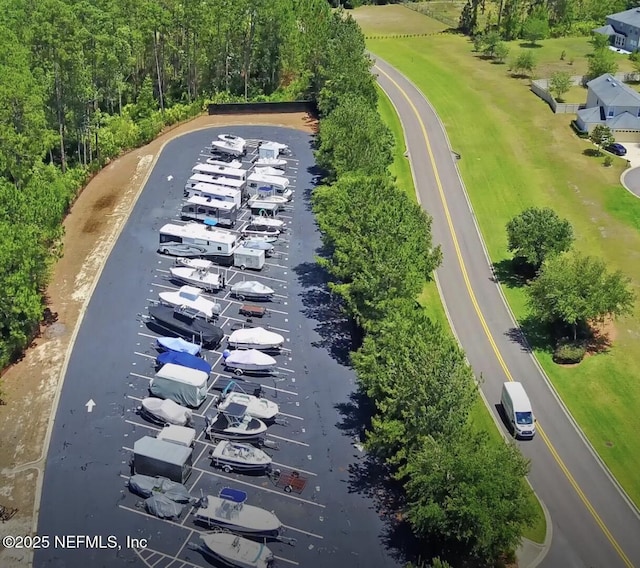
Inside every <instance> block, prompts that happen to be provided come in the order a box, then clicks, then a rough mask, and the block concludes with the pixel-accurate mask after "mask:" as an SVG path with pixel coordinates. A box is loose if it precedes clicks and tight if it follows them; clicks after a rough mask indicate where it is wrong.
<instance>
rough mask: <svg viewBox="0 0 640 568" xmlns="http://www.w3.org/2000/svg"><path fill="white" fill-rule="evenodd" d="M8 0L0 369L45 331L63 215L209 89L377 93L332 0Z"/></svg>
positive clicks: (1, 73) (2, 25) (0, 183)
mask: <svg viewBox="0 0 640 568" xmlns="http://www.w3.org/2000/svg"><path fill="white" fill-rule="evenodd" d="M0 8H1V12H0V13H1V14H2V16H0V32H1V34H2V35H1V37H2V38H3V39H2V41H0V130H1V131H2V136H0V229H1V230H0V263H1V265H2V267H3V270H2V271H0V290H2V295H1V299H0V302H1V304H2V305H1V309H0V368H2V367H4V366H5V365H6V364H7V363H9V362H11V361H12V360H13V359H14V358H15V357H16V356H18V355H19V354H20V352H21V351H22V350H23V349H24V347H25V346H26V345H27V344H28V343H29V341H30V339H31V338H32V337H33V336H34V334H35V333H36V332H37V330H38V326H39V322H40V321H41V318H42V315H43V311H44V307H45V305H44V300H43V293H44V289H45V286H46V284H47V281H48V278H49V273H50V268H51V266H52V264H53V262H54V261H55V259H56V257H57V255H59V254H60V252H61V251H60V239H61V237H62V220H63V218H64V216H65V215H66V213H67V212H68V210H69V207H70V205H71V204H72V202H73V200H74V199H75V197H76V195H77V193H78V191H79V189H80V188H81V187H82V186H83V184H84V183H86V180H87V179H88V176H89V174H90V173H91V172H92V171H95V170H96V169H98V168H99V167H101V166H102V165H104V164H105V163H106V162H108V161H109V160H110V159H112V158H114V157H116V156H118V155H119V154H120V153H121V152H122V151H123V150H127V149H130V148H133V147H136V146H139V145H141V144H144V143H146V142H148V141H150V140H151V139H153V138H154V137H155V136H157V134H158V133H159V132H160V131H161V130H162V128H163V127H164V126H166V125H169V124H173V123H175V122H178V121H180V120H184V119H187V118H190V117H192V116H195V115H197V114H199V113H200V112H202V110H203V108H204V105H205V102H206V101H207V100H214V101H219V102H224V101H229V100H245V99H249V100H265V99H270V100H292V99H299V98H309V99H314V100H316V101H317V102H318V105H319V106H320V108H321V109H322V111H323V112H324V113H328V112H330V111H331V110H332V109H333V108H334V107H335V106H336V105H337V101H339V100H341V96H342V94H343V93H347V92H351V91H358V92H359V94H360V96H361V97H362V98H363V99H364V100H368V101H373V100H375V90H374V88H373V85H372V84H370V83H369V88H368V91H367V89H366V88H360V86H359V85H358V84H357V81H360V80H361V78H362V77H363V76H365V75H366V72H367V71H368V68H367V64H366V62H365V61H364V60H362V59H358V58H353V57H351V55H350V50H356V51H357V50H361V49H362V47H363V46H364V43H363V42H364V40H363V39H362V37H360V36H359V35H356V34H353V33H351V31H350V30H352V29H354V28H355V27H356V24H355V23H354V22H346V23H342V22H341V17H340V15H339V14H333V13H332V12H331V9H330V7H329V5H328V4H327V2H326V1H325V0H305V2H296V1H295V0H270V1H269V2H267V1H266V0H233V1H229V0H197V1H196V0H183V1H180V2H178V1H177V0H165V1H163V2H156V1H155V0H136V1H132V0H118V1H115V0H91V1H89V0H42V1H40V2H31V1H28V0H11V1H9V0H0ZM349 42H351V43H349ZM337 45H342V46H344V48H343V49H342V50H340V49H337V48H336V46H337ZM329 78H330V80H329Z"/></svg>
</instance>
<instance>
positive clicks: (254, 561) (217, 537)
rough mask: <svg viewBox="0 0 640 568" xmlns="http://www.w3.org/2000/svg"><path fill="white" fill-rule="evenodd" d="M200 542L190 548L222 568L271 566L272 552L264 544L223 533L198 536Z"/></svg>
mask: <svg viewBox="0 0 640 568" xmlns="http://www.w3.org/2000/svg"><path fill="white" fill-rule="evenodd" d="M200 540H201V543H200V544H191V545H190V548H192V549H193V550H196V551H198V552H200V553H201V554H202V555H203V556H205V557H209V558H211V559H212V560H214V561H216V562H221V563H222V564H223V565H224V566H230V567H232V568H271V567H272V566H273V563H274V556H273V552H271V550H270V549H269V548H268V547H267V546H266V545H265V544H262V543H259V542H255V541H253V540H249V539H247V538H243V537H241V536H237V535H235V534H232V533H230V532H225V531H219V532H213V533H209V534H203V535H200Z"/></svg>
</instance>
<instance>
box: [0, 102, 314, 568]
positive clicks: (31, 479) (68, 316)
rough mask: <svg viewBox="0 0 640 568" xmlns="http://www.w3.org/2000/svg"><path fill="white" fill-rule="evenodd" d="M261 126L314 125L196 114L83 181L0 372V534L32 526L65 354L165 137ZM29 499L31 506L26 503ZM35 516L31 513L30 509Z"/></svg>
mask: <svg viewBox="0 0 640 568" xmlns="http://www.w3.org/2000/svg"><path fill="white" fill-rule="evenodd" d="M227 125H228V126H232V125H266V126H282V127H285V128H296V129H299V130H304V131H306V132H310V133H313V132H315V131H316V128H317V122H316V121H315V120H314V119H312V118H311V117H309V116H308V115H305V114H271V115H235V116H201V117H198V118H196V119H194V120H191V121H189V122H187V123H185V124H181V125H179V126H176V127H173V128H171V129H168V130H167V131H166V132H164V133H163V134H162V135H161V136H159V137H158V138H157V139H156V140H154V141H153V142H152V143H150V144H148V145H147V146H144V147H142V148H138V149H137V150H133V151H131V152H129V153H127V154H125V155H124V156H122V157H121V158H119V159H118V160H115V161H114V162H112V163H110V164H109V165H108V166H106V167H105V168H104V169H103V170H102V171H101V172H100V173H98V174H97V175H96V176H95V177H94V178H93V179H92V180H91V181H90V182H89V184H88V185H87V187H86V188H85V190H84V191H83V192H82V193H81V194H80V196H79V197H78V199H77V200H76V202H75V203H74V205H73V207H72V209H71V212H70V213H69V215H68V216H67V218H66V220H65V222H64V228H65V237H64V256H63V257H62V258H61V259H60V260H59V261H58V263H57V264H56V266H55V269H54V272H53V277H52V280H51V284H50V286H49V289H48V291H47V297H48V298H49V301H48V307H49V310H50V311H49V312H48V313H50V314H56V317H55V318H50V321H49V327H46V328H44V329H43V333H42V334H41V335H40V336H39V337H38V338H37V339H36V340H35V341H34V343H33V345H32V346H31V347H30V348H29V349H28V350H27V352H26V354H25V356H24V358H23V359H22V360H21V361H20V362H18V363H16V364H15V365H13V366H12V367H10V368H9V369H7V371H6V372H5V373H4V375H3V388H2V390H3V394H4V399H5V400H6V401H7V404H6V405H4V406H0V421H1V423H2V425H3V427H2V429H1V430H0V471H1V473H2V482H1V484H0V506H5V507H7V508H17V509H18V512H17V514H16V515H15V516H14V517H13V518H12V519H11V520H9V521H7V522H6V523H0V532H1V533H2V535H6V534H12V535H15V534H29V533H32V531H33V526H34V521H35V520H36V519H35V515H37V511H38V507H39V502H38V503H36V487H37V483H38V475H41V474H42V473H41V470H42V468H43V467H44V459H45V455H44V452H45V444H48V438H47V430H48V425H49V418H50V416H51V412H52V407H53V405H54V403H55V401H56V399H57V396H58V393H59V387H60V385H61V379H62V377H63V375H64V371H65V364H66V363H65V362H66V358H67V352H68V351H69V348H70V345H71V342H72V340H73V339H74V338H75V330H76V327H77V324H78V321H79V318H80V316H81V314H82V313H84V309H85V306H86V304H87V303H88V299H89V297H90V295H91V293H92V291H93V287H94V285H95V282H96V277H97V275H98V273H99V271H100V270H101V268H102V266H103V265H104V262H105V261H106V259H107V257H108V255H109V252H110V251H111V247H112V245H113V243H114V242H115V239H116V238H117V235H118V234H119V232H120V229H121V227H122V226H123V224H124V223H125V221H126V219H127V218H128V216H129V213H130V211H131V209H132V208H133V205H134V203H135V199H136V198H137V196H138V194H139V192H140V189H141V187H142V185H143V183H144V181H145V180H146V177H147V175H148V174H149V172H150V170H151V167H152V165H153V163H154V159H155V158H156V156H157V155H158V153H159V151H160V149H161V148H162V145H163V144H164V143H166V142H167V141H168V140H170V139H172V138H174V137H176V136H178V135H180V134H185V133H187V132H190V131H193V130H198V129H202V128H207V127H215V126H227ZM34 504H35V508H34ZM34 513H35V514H34ZM30 563H31V557H30V555H29V554H16V553H15V551H9V550H4V549H0V566H2V567H3V568H14V567H18V566H19V567H24V566H27V565H29V564H30Z"/></svg>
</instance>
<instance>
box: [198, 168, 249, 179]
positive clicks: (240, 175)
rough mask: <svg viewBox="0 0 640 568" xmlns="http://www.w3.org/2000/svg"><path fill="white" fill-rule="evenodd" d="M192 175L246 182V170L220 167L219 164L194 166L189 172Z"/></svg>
mask: <svg viewBox="0 0 640 568" xmlns="http://www.w3.org/2000/svg"><path fill="white" fill-rule="evenodd" d="M191 171H192V172H193V173H194V174H205V175H208V176H216V177H219V176H222V177H227V178H230V179H239V180H240V181H247V170H243V169H240V168H232V167H229V166H221V165H219V164H196V165H195V166H193V168H192V170H191Z"/></svg>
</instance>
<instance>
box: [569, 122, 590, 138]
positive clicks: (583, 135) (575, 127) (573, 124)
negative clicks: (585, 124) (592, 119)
mask: <svg viewBox="0 0 640 568" xmlns="http://www.w3.org/2000/svg"><path fill="white" fill-rule="evenodd" d="M571 128H572V129H573V131H574V132H575V133H576V135H577V136H578V138H584V139H587V138H589V133H588V132H583V131H582V130H580V129H579V128H578V125H577V124H576V121H575V120H572V121H571Z"/></svg>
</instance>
